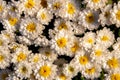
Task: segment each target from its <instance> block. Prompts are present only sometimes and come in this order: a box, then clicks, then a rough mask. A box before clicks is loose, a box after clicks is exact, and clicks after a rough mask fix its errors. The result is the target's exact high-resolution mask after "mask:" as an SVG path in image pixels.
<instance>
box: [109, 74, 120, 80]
mask: <svg viewBox="0 0 120 80" xmlns="http://www.w3.org/2000/svg"><path fill="white" fill-rule="evenodd" d="M111 80H120V74H118V73H116V74H112V75H111Z"/></svg>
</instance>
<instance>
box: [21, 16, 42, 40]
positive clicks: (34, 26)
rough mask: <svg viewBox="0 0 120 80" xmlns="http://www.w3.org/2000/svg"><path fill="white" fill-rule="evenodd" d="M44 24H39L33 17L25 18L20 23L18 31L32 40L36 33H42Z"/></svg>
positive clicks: (36, 35)
mask: <svg viewBox="0 0 120 80" xmlns="http://www.w3.org/2000/svg"><path fill="white" fill-rule="evenodd" d="M43 29H44V26H43V25H41V24H40V23H39V22H38V21H37V20H36V19H35V18H29V17H28V18H25V19H23V20H22V22H21V23H20V29H19V30H20V33H21V34H22V35H23V36H26V37H27V38H29V39H31V40H34V39H35V38H37V37H38V35H41V34H42V30H43Z"/></svg>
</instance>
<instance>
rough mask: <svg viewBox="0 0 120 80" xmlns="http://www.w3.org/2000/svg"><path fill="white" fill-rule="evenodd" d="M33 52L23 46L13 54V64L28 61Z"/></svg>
mask: <svg viewBox="0 0 120 80" xmlns="http://www.w3.org/2000/svg"><path fill="white" fill-rule="evenodd" d="M30 53H31V51H29V50H28V48H27V46H21V47H19V48H17V50H16V51H15V52H14V53H13V54H12V62H13V63H20V62H24V61H27V60H28V56H29V55H30Z"/></svg>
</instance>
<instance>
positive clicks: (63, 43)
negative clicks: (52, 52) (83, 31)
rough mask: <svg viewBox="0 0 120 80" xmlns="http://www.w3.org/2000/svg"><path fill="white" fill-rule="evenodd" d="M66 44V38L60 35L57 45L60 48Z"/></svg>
mask: <svg viewBox="0 0 120 80" xmlns="http://www.w3.org/2000/svg"><path fill="white" fill-rule="evenodd" d="M66 44H67V39H66V38H64V37H62V38H60V39H58V40H57V45H58V46H59V47H60V48H63V47H65V46H66Z"/></svg>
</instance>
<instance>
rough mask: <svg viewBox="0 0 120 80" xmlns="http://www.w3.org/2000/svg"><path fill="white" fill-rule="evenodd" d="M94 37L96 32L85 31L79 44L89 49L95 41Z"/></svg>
mask: <svg viewBox="0 0 120 80" xmlns="http://www.w3.org/2000/svg"><path fill="white" fill-rule="evenodd" d="M95 38H96V34H95V33H94V32H87V33H85V35H84V37H83V38H82V40H81V43H80V44H81V45H82V46H83V47H84V48H85V49H91V48H92V46H93V45H94V43H95V41H96V39H95Z"/></svg>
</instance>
